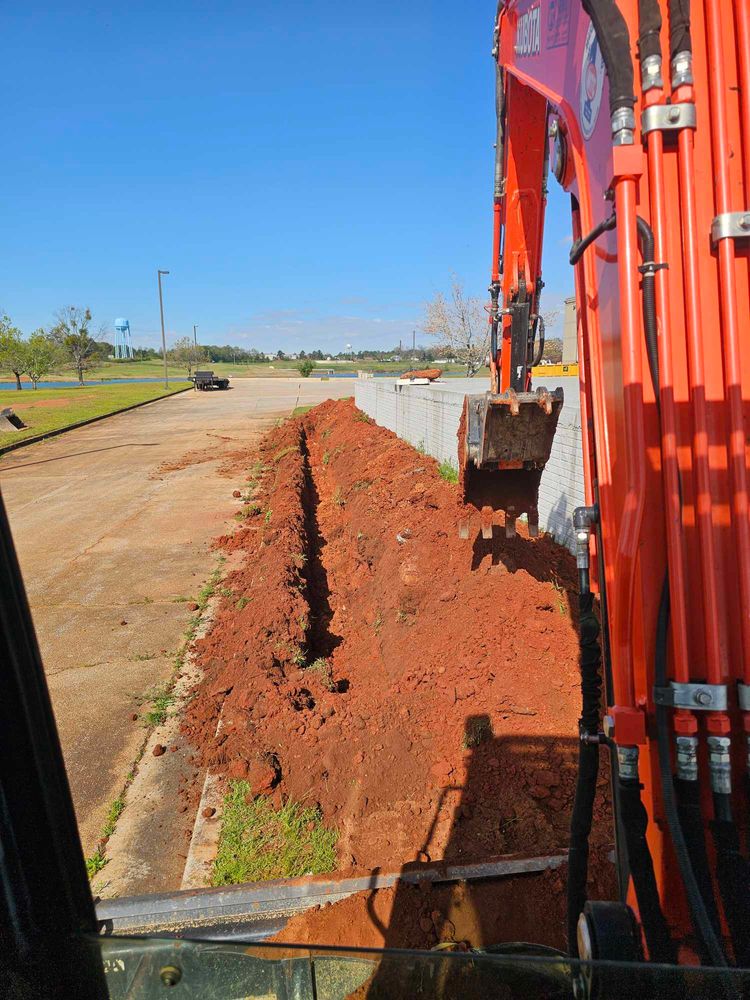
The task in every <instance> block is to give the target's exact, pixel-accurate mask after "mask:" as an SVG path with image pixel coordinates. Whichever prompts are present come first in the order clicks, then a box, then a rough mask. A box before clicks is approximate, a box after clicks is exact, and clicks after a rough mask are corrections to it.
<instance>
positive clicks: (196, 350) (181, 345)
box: [167, 337, 208, 378]
mask: <svg viewBox="0 0 750 1000" xmlns="http://www.w3.org/2000/svg"><path fill="white" fill-rule="evenodd" d="M167 360H168V361H169V362H170V364H173V365H174V366H175V367H176V368H185V369H186V371H187V374H188V378H190V376H191V375H192V373H193V368H197V367H198V365H202V364H205V363H206V362H207V361H208V353H207V351H206V349H205V348H204V347H202V346H201V345H200V344H198V345H197V346H196V344H195V343H194V341H193V338H192V337H180V339H179V340H176V341H175V342H174V344H173V345H172V347H171V348H170V349H169V350H168V351H167Z"/></svg>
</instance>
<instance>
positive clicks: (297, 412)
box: [292, 403, 315, 417]
mask: <svg viewBox="0 0 750 1000" xmlns="http://www.w3.org/2000/svg"><path fill="white" fill-rule="evenodd" d="M314 405H315V404H314V403H311V404H310V405H309V406H295V407H294V409H293V410H292V416H293V417H302V416H304V415H305V414H306V413H309V412H310V410H312V408H313V406H314Z"/></svg>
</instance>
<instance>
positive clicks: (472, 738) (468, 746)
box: [461, 716, 492, 750]
mask: <svg viewBox="0 0 750 1000" xmlns="http://www.w3.org/2000/svg"><path fill="white" fill-rule="evenodd" d="M490 739H492V723H491V722H490V720H489V719H487V718H484V717H481V716H476V717H472V718H470V719H468V721H467V723H466V732H465V733H464V738H463V740H462V742H461V746H462V747H463V748H464V750H474V749H475V748H476V747H478V746H480V745H481V744H482V743H484V742H485V741H486V740H490Z"/></svg>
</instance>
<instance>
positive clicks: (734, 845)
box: [711, 793, 750, 969]
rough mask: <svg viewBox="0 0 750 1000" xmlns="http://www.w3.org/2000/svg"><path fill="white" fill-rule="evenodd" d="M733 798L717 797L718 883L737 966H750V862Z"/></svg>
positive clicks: (715, 805)
mask: <svg viewBox="0 0 750 1000" xmlns="http://www.w3.org/2000/svg"><path fill="white" fill-rule="evenodd" d="M730 799H731V796H730V795H728V794H723V793H722V794H714V813H715V815H716V819H715V820H714V821H713V823H712V824H711V829H712V832H713V836H714V845H715V847H716V880H717V882H718V883H719V892H720V894H721V901H722V904H723V907H724V914H725V916H726V918H727V924H728V926H729V933H730V935H731V938H732V947H733V948H734V959H735V962H736V963H737V965H739V966H740V967H741V968H743V969H746V968H748V966H750V898H749V897H748V891H747V887H748V863H747V861H746V860H745V859H744V858H743V857H742V854H741V853H740V840H739V836H738V834H737V825H736V824H735V822H734V821H733V819H732V805H731V801H730Z"/></svg>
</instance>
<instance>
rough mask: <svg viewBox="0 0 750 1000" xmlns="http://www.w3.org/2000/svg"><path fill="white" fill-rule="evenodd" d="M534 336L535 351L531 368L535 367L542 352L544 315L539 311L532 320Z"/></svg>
mask: <svg viewBox="0 0 750 1000" xmlns="http://www.w3.org/2000/svg"><path fill="white" fill-rule="evenodd" d="M534 337H535V339H536V352H535V353H534V357H533V360H532V362H531V367H532V368H536V366H537V365H538V364H539V362H540V361H541V360H542V355H543V354H544V317H543V316H542V314H541V313H539V315H538V316H537V318H536V320H535V322H534Z"/></svg>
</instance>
